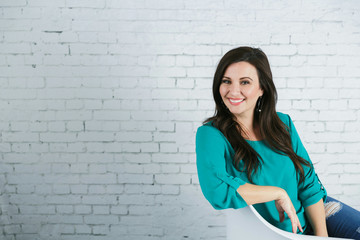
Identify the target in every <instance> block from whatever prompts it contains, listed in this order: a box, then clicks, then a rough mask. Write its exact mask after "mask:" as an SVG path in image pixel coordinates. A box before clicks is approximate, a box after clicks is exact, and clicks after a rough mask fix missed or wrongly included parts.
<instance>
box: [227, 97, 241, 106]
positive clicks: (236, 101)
mask: <svg viewBox="0 0 360 240" xmlns="http://www.w3.org/2000/svg"><path fill="white" fill-rule="evenodd" d="M244 100H245V99H244V98H229V102H230V104H231V105H235V106H237V105H239V104H240V103H242V102H243V101H244Z"/></svg>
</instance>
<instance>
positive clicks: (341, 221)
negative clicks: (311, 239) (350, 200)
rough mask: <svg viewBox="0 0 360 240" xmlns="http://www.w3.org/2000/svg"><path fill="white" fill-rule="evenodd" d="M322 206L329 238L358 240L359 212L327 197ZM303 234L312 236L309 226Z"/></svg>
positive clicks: (359, 235) (359, 238)
mask: <svg viewBox="0 0 360 240" xmlns="http://www.w3.org/2000/svg"><path fill="white" fill-rule="evenodd" d="M324 205H325V212H326V227H327V231H328V234H329V237H339V238H350V239H356V240H360V212H359V211H358V210H356V209H354V208H352V207H350V206H348V205H346V204H344V203H342V202H340V201H338V200H336V199H333V198H331V197H329V196H328V197H327V199H326V202H325V204H324ZM305 234H306V235H314V232H313V230H312V229H311V226H310V225H309V226H308V229H307V230H306V232H305Z"/></svg>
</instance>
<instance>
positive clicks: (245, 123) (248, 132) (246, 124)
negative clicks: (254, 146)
mask: <svg viewBox="0 0 360 240" xmlns="http://www.w3.org/2000/svg"><path fill="white" fill-rule="evenodd" d="M237 122H238V123H239V124H240V126H241V135H242V136H243V137H244V138H245V139H247V140H253V141H257V140H260V139H261V136H260V130H259V127H258V126H257V124H256V123H254V118H253V116H252V117H249V118H241V119H239V118H237Z"/></svg>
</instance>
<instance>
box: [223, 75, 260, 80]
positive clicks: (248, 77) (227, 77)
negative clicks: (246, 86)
mask: <svg viewBox="0 0 360 240" xmlns="http://www.w3.org/2000/svg"><path fill="white" fill-rule="evenodd" d="M223 78H227V79H231V78H229V77H226V76H223ZM246 78H248V79H250V80H251V81H253V80H252V79H251V77H242V78H240V79H239V80H243V79H246Z"/></svg>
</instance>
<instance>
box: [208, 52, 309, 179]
mask: <svg viewBox="0 0 360 240" xmlns="http://www.w3.org/2000/svg"><path fill="white" fill-rule="evenodd" d="M242 61H244V62H248V63H250V64H251V65H253V66H254V67H255V68H256V70H257V74H258V77H259V83H260V88H261V89H262V90H263V95H262V99H261V113H260V112H259V111H257V109H255V111H254V125H256V126H258V127H259V130H260V135H261V136H262V138H263V140H265V143H266V144H267V145H268V146H269V147H270V148H272V149H273V150H274V151H276V152H277V153H280V154H283V155H287V156H288V157H289V158H290V159H291V160H292V162H293V164H294V166H295V169H296V172H297V176H296V177H297V178H298V176H300V183H301V182H303V181H304V179H305V177H304V169H303V167H302V165H301V164H303V165H305V166H310V164H309V163H308V162H307V161H306V160H305V159H303V158H302V157H300V156H298V155H297V154H296V153H295V152H294V150H293V148H292V144H291V137H290V133H289V128H288V126H286V125H285V124H284V123H283V122H282V121H281V119H280V118H279V117H278V115H277V113H276V110H275V105H276V101H277V92H276V88H275V85H274V82H273V79H272V73H271V69H270V64H269V61H268V59H267V57H266V55H265V53H264V52H263V51H262V50H260V49H257V48H251V47H239V48H235V49H232V50H230V51H229V52H227V53H226V54H225V55H224V56H223V57H222V58H221V60H220V62H219V64H218V66H217V69H216V71H215V75H214V81H213V97H214V100H215V104H216V108H215V114H214V116H213V117H210V118H208V119H206V120H205V121H204V123H207V122H210V121H212V123H213V125H214V126H215V127H216V128H218V129H219V130H220V131H221V132H222V133H223V134H224V136H225V137H226V138H227V139H228V141H229V142H230V144H231V146H232V147H233V149H234V150H235V156H234V160H233V164H234V166H235V168H236V169H237V170H238V171H246V175H247V177H248V179H249V181H250V182H251V183H253V181H252V174H256V173H257V171H258V169H259V168H261V162H260V161H263V159H262V158H261V156H260V155H259V154H258V153H257V152H256V151H255V150H254V149H253V148H252V147H251V146H250V144H249V143H248V142H247V141H246V140H245V139H244V137H243V136H242V134H241V133H242V128H241V125H240V124H239V123H238V122H237V121H236V117H235V116H234V115H233V114H232V113H231V112H230V111H229V110H228V109H227V108H226V106H225V104H224V102H223V101H222V98H221V96H220V92H219V88H220V84H221V82H222V78H223V76H224V73H225V71H226V69H227V67H228V66H229V65H231V64H232V63H236V62H242ZM258 101H260V99H258ZM258 103H259V102H257V103H256V106H258ZM240 161H243V163H244V168H243V169H241V170H240V168H239V164H240Z"/></svg>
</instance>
